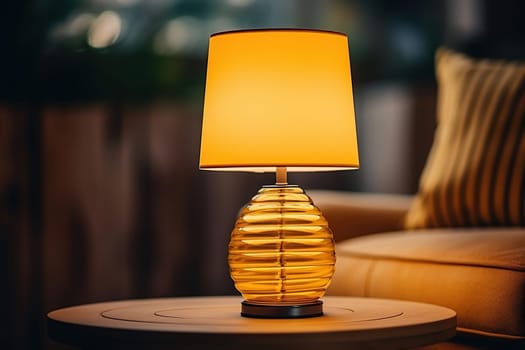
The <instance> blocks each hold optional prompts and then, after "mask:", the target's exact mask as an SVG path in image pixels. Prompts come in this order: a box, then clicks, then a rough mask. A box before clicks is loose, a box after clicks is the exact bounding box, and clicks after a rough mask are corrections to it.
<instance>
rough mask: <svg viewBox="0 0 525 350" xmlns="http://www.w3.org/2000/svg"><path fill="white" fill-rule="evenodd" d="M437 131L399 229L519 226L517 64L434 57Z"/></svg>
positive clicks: (524, 86)
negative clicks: (413, 199)
mask: <svg viewBox="0 0 525 350" xmlns="http://www.w3.org/2000/svg"><path fill="white" fill-rule="evenodd" d="M436 74H437V80H438V87H439V89H438V111H437V118H438V119H437V124H438V126H437V130H436V134H435V138H434V144H433V146H432V150H431V152H430V155H429V158H428V159H427V163H426V165H425V169H424V170H423V174H422V176H421V180H420V185H419V191H418V194H417V196H416V199H415V201H414V203H413V205H412V207H411V208H410V210H409V212H408V214H407V217H406V221H405V225H406V227H407V228H423V227H451V226H524V224H525V212H524V211H525V203H524V202H525V180H524V178H525V63H518V62H504V61H496V60H475V59H472V58H469V57H466V56H464V55H461V54H458V53H455V52H453V51H450V50H447V49H439V50H438V52H437V54H436Z"/></svg>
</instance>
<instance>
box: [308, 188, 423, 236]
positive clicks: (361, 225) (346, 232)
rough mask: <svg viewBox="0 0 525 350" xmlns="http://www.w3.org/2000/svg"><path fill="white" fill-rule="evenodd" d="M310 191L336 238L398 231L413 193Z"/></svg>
mask: <svg viewBox="0 0 525 350" xmlns="http://www.w3.org/2000/svg"><path fill="white" fill-rule="evenodd" d="M307 193H308V195H309V196H310V197H311V198H312V200H313V201H314V204H315V205H316V206H317V207H318V208H319V209H321V211H322V213H323V215H324V216H325V217H326V219H327V220H328V224H329V225H330V228H331V229H332V232H333V233H334V239H335V241H336V242H340V241H343V240H346V239H349V238H353V237H357V236H363V235H366V234H370V233H378V232H388V231H397V230H401V229H402V228H403V220H404V217H405V214H406V212H407V211H408V208H409V207H410V204H411V203H412V199H413V196H412V195H399V194H379V193H356V192H345V191H324V190H309V191H308V192H307Z"/></svg>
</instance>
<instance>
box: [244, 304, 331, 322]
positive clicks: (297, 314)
mask: <svg viewBox="0 0 525 350" xmlns="http://www.w3.org/2000/svg"><path fill="white" fill-rule="evenodd" d="M241 305H242V307H241V316H244V317H253V318H305V317H317V316H322V315H323V302H322V301H321V300H317V301H314V302H312V303H308V304H297V305H288V304H284V305H279V304H271V305H268V304H267V305H263V304H255V303H250V302H248V301H246V300H244V301H243V302H242V303H241Z"/></svg>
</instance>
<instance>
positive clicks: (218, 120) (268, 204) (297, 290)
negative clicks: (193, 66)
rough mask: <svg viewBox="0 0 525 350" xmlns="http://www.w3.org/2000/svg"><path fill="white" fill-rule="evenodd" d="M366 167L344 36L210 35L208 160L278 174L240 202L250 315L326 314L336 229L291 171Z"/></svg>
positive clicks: (232, 256)
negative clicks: (359, 144)
mask: <svg viewBox="0 0 525 350" xmlns="http://www.w3.org/2000/svg"><path fill="white" fill-rule="evenodd" d="M358 167H359V157H358V148H357V137H356V128H355V118H354V103H353V95H352V84H351V72H350V59H349V51H348V38H347V36H346V35H344V34H341V33H336V32H329V31H318V30H299V29H269V30H246V31H233V32H224V33H218V34H213V35H212V36H211V37H210V42H209V53H208V70H207V76H206V92H205V99H204V115H203V125H202V139H201V154H200V168H201V169H205V170H225V171H250V172H274V171H275V172H276V174H277V181H276V184H275V185H272V186H264V187H263V188H262V189H261V190H260V191H259V192H258V194H257V195H256V196H255V197H254V198H252V201H251V202H250V203H248V204H247V206H246V207H245V208H244V209H243V210H242V212H241V214H240V216H239V218H238V220H237V222H236V224H235V228H234V230H233V232H232V237H231V241H230V244H229V258H228V262H229V265H230V272H231V275H232V279H233V280H234V282H235V286H236V288H237V289H238V290H239V291H240V292H241V293H242V295H243V297H244V298H245V301H244V302H243V305H242V311H241V314H242V315H243V316H252V317H308V316H317V315H321V314H322V302H321V301H320V300H319V298H320V297H322V295H323V294H324V292H325V290H326V288H327V287H328V285H329V283H330V280H331V277H332V274H333V271H334V263H335V253H334V243H333V237H332V233H331V231H330V229H329V228H328V225H327V223H326V220H325V219H324V217H323V216H322V214H321V212H320V211H319V210H318V209H317V208H316V207H315V206H314V205H313V203H312V201H311V199H310V198H309V197H308V196H307V195H306V194H305V193H304V192H303V190H302V189H301V188H299V187H298V186H294V185H288V184H287V179H286V172H287V171H327V170H345V169H356V168H358Z"/></svg>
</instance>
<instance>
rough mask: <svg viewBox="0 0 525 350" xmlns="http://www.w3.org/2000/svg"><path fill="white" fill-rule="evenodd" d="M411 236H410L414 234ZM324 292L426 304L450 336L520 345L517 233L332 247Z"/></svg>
mask: <svg viewBox="0 0 525 350" xmlns="http://www.w3.org/2000/svg"><path fill="white" fill-rule="evenodd" d="M416 232H417V233H416ZM328 293H329V294H332V295H351V296H360V297H363V296H364V297H377V298H393V299H404V300H413V301H421V302H427V303H432V304H437V305H442V306H446V307H449V308H451V309H453V310H455V311H456V312H457V316H458V331H459V332H466V333H470V334H472V333H474V334H479V335H487V336H493V337H499V338H512V339H521V341H523V340H525V229H521V228H510V229H508V228H507V229H503V228H486V229H429V230H421V231H400V232H393V233H384V234H375V235H371V236H365V237H358V238H355V239H351V240H348V241H345V242H342V243H340V244H338V245H337V263H336V272H335V274H334V277H333V280H332V284H331V286H330V288H329V290H328Z"/></svg>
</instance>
